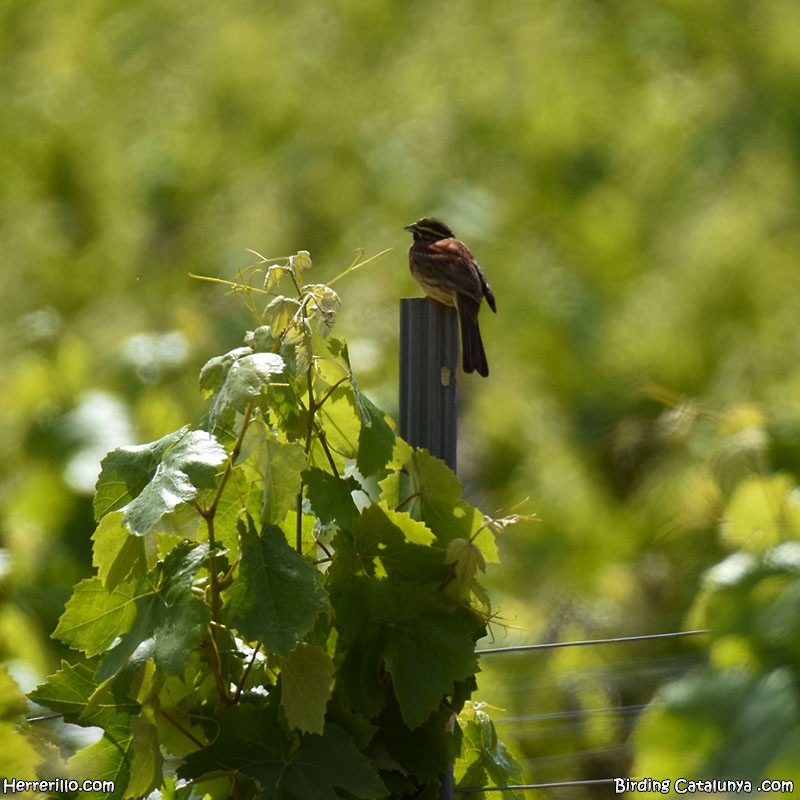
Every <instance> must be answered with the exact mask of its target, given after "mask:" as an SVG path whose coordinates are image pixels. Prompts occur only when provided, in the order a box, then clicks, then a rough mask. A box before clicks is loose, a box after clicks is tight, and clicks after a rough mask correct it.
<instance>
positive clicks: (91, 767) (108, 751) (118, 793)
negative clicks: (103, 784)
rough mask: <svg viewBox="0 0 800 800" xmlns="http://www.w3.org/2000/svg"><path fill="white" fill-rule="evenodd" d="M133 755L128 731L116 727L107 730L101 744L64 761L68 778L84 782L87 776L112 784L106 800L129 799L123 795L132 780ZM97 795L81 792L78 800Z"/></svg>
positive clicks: (125, 794)
mask: <svg viewBox="0 0 800 800" xmlns="http://www.w3.org/2000/svg"><path fill="white" fill-rule="evenodd" d="M133 751H134V737H133V734H132V733H131V729H130V727H127V726H119V727H115V728H113V729H111V730H106V731H104V733H103V736H102V738H101V739H100V740H98V741H96V742H94V743H93V744H90V745H89V746H88V747H84V748H82V749H81V750H78V752H77V753H75V755H74V756H72V758H70V759H69V761H67V773H68V775H69V777H71V778H73V779H75V780H77V781H83V780H85V779H86V776H87V775H91V776H92V780H98V781H113V784H114V791H113V792H109V793H107V794H105V795H103V797H104V798H107V800H117V798H123V797H131V796H132V795H129V794H128V792H127V791H126V789H127V786H128V781H129V780H130V776H131V761H132V758H133ZM92 796H94V797H96V796H97V795H96V794H93V795H92V794H89V793H85V792H81V793H80V794H78V795H77V797H78V798H80V799H81V800H88V798H90V797H92Z"/></svg>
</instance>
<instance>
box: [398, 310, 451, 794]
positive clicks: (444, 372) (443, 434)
mask: <svg viewBox="0 0 800 800" xmlns="http://www.w3.org/2000/svg"><path fill="white" fill-rule="evenodd" d="M458 337H459V328H458V314H457V313H456V310H455V309H454V308H449V307H448V306H444V305H442V304H441V303H437V302H436V301H435V300H431V299H430V298H428V297H424V298H423V297H419V298H418V297H414V298H411V297H404V298H402V299H401V300H400V425H399V427H400V436H401V437H402V438H403V439H405V440H406V441H407V442H408V443H409V444H410V445H413V446H414V447H424V448H425V449H427V450H428V451H429V452H430V453H431V455H434V456H436V457H437V458H441V459H442V460H443V461H444V462H445V463H446V464H447V465H448V466H449V467H450V469H452V470H453V471H454V472H455V470H456V450H457V444H458V425H457V418H456V394H457V389H458V380H457V378H458V367H459V362H458ZM439 784H440V786H441V798H442V800H453V795H454V792H455V780H454V776H453V765H452V764H451V765H450V766H449V768H448V769H447V770H446V771H445V772H444V773H443V774H442V775H441V776H440V777H439Z"/></svg>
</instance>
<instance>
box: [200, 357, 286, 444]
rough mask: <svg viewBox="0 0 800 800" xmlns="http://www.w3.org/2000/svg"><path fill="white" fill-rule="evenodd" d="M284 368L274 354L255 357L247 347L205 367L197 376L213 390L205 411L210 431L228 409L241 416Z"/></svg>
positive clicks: (213, 360) (203, 384)
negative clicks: (212, 397) (209, 405)
mask: <svg viewBox="0 0 800 800" xmlns="http://www.w3.org/2000/svg"><path fill="white" fill-rule="evenodd" d="M212 362H214V363H213V364H212ZM285 366H286V365H285V363H284V360H283V359H282V358H281V356H279V355H278V354H277V353H254V352H253V351H252V350H251V349H250V348H249V347H239V348H237V349H236V350H232V351H231V352H230V353H227V354H226V355H225V356H221V357H219V358H218V359H211V361H209V362H208V363H206V365H205V367H203V369H202V371H201V372H200V384H201V386H203V387H204V388H206V389H211V388H215V389H216V391H215V394H214V399H213V400H212V401H211V408H210V409H209V411H208V427H209V430H214V428H215V427H216V425H217V422H218V421H219V419H220V417H221V416H222V414H223V413H224V412H225V411H226V410H227V409H228V408H232V409H233V410H234V411H238V412H240V413H242V412H244V411H245V410H246V408H247V406H248V404H249V403H250V401H251V400H252V399H253V398H254V397H258V395H260V394H261V392H262V391H263V390H264V389H265V388H266V387H267V386H268V385H269V384H270V382H271V381H272V378H273V376H274V375H279V374H280V373H282V372H283V370H284V368H285ZM223 376H224V377H223Z"/></svg>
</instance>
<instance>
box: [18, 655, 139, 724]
mask: <svg viewBox="0 0 800 800" xmlns="http://www.w3.org/2000/svg"><path fill="white" fill-rule="evenodd" d="M29 697H30V699H31V700H33V702H34V703H39V704H40V705H43V706H46V707H47V708H50V709H52V710H53V711H56V712H57V713H59V714H61V715H62V716H63V717H64V720H65V721H67V722H74V723H77V724H79V725H87V726H89V725H90V726H97V727H100V728H105V729H111V728H118V727H120V726H122V727H127V726H128V723H129V720H130V717H131V716H132V715H134V714H138V713H139V711H140V706H139V704H138V703H136V702H134V701H133V700H131V699H130V698H129V697H128V696H127V694H126V691H125V687H124V686H123V687H114V686H100V684H99V683H98V680H97V678H96V677H95V675H94V674H93V673H92V671H91V670H90V669H89V668H88V667H87V666H85V665H84V664H75V665H73V664H68V663H67V662H66V661H62V662H61V669H60V670H59V671H58V672H56V673H55V674H53V675H50V676H49V677H48V678H47V680H46V681H45V682H44V683H42V684H39V686H37V687H36V689H34V690H33V691H32V692H31V693H30V695H29Z"/></svg>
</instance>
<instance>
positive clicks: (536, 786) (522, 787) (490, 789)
mask: <svg viewBox="0 0 800 800" xmlns="http://www.w3.org/2000/svg"><path fill="white" fill-rule="evenodd" d="M601 783H614V779H613V778H595V779H593V780H586V781H558V782H557V783H519V784H515V785H513V786H484V787H477V786H470V787H467V788H464V789H459V788H458V787H456V789H455V791H456V792H460V793H464V794H466V793H468V792H520V791H524V790H525V789H564V788H568V787H570V786H598V785H599V784H601Z"/></svg>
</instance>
